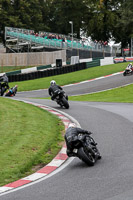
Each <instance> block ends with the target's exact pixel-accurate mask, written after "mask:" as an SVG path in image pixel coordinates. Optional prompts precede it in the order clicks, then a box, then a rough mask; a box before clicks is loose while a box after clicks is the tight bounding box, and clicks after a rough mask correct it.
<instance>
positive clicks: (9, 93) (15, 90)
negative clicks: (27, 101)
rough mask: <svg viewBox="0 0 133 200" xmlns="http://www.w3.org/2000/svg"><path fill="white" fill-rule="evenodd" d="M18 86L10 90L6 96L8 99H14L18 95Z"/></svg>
mask: <svg viewBox="0 0 133 200" xmlns="http://www.w3.org/2000/svg"><path fill="white" fill-rule="evenodd" d="M17 89H18V86H17V85H15V86H14V87H12V88H10V89H9V90H8V92H7V93H6V94H5V96H6V97H13V96H15V95H16V93H17Z"/></svg>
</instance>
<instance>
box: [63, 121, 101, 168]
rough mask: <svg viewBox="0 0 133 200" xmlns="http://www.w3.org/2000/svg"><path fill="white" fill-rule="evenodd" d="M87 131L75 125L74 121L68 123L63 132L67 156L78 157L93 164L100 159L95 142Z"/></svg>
mask: <svg viewBox="0 0 133 200" xmlns="http://www.w3.org/2000/svg"><path fill="white" fill-rule="evenodd" d="M91 134H92V132H88V131H87V130H84V129H82V128H78V127H76V125H75V124H74V123H71V124H69V126H68V129H67V130H66V133H65V136H64V138H65V141H66V146H67V155H68V156H69V157H71V156H74V157H78V158H79V159H80V160H82V161H83V162H85V163H86V164H87V165H89V166H94V164H95V163H96V161H97V160H99V159H101V155H100V152H99V150H98V148H97V143H96V142H95V141H94V139H93V138H92V137H91V136H90V135H91Z"/></svg>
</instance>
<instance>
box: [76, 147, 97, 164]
mask: <svg viewBox="0 0 133 200" xmlns="http://www.w3.org/2000/svg"><path fill="white" fill-rule="evenodd" d="M78 157H79V158H80V159H81V160H82V161H83V162H85V163H86V164H87V165H89V166H94V164H95V162H96V160H95V158H94V156H93V155H92V152H91V151H89V150H88V151H87V153H86V152H85V151H84V148H83V147H81V148H79V149H78Z"/></svg>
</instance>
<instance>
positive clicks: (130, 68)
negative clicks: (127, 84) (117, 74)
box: [123, 63, 133, 76]
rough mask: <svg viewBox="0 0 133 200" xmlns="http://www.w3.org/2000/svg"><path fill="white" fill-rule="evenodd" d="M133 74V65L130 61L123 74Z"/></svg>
mask: <svg viewBox="0 0 133 200" xmlns="http://www.w3.org/2000/svg"><path fill="white" fill-rule="evenodd" d="M132 74H133V66H132V63H130V64H129V65H128V66H127V67H126V69H125V71H124V72H123V76H127V75H132Z"/></svg>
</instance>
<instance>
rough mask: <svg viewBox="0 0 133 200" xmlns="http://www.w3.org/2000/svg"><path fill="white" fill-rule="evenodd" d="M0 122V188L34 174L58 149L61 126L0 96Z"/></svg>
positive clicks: (44, 113) (31, 108)
mask: <svg viewBox="0 0 133 200" xmlns="http://www.w3.org/2000/svg"><path fill="white" fill-rule="evenodd" d="M0 119H1V120H0V127H1V128H0V186H2V185H5V184H7V183H10V182H12V181H15V180H18V179H20V178H22V177H25V176H27V175H29V174H31V173H34V172H35V171H36V170H37V169H39V168H40V167H43V166H44V165H46V164H47V163H49V162H50V161H51V160H52V158H54V157H55V155H57V153H58V152H59V150H60V149H61V144H62V141H64V139H63V131H64V125H63V124H62V122H61V120H59V119H58V118H57V117H56V116H55V115H52V114H51V113H49V112H47V111H45V110H43V109H41V108H38V107H35V106H33V105H30V104H26V103H23V102H19V101H14V100H11V99H6V98H1V97H0ZM51 124H52V126H51Z"/></svg>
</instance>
